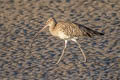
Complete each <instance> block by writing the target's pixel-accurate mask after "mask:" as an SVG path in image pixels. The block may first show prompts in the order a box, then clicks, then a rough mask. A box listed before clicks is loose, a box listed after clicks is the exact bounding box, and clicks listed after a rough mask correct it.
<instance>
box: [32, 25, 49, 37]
mask: <svg viewBox="0 0 120 80" xmlns="http://www.w3.org/2000/svg"><path fill="white" fill-rule="evenodd" d="M46 27H47V25H45V26H44V27H43V28H42V29H41V30H40V31H39V32H38V33H36V34H35V36H34V38H33V39H35V38H36V37H37V36H38V34H40V32H42V31H43V30H44V29H45V28H46Z"/></svg>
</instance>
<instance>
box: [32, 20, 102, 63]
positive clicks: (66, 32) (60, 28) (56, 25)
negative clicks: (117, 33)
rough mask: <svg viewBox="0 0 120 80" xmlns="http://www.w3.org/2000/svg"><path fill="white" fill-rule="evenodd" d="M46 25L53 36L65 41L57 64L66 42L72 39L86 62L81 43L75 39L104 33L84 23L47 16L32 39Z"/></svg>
mask: <svg viewBox="0 0 120 80" xmlns="http://www.w3.org/2000/svg"><path fill="white" fill-rule="evenodd" d="M47 27H49V31H50V33H51V34H52V35H53V36H55V37H58V38H60V39H63V40H64V41H65V43H64V49H63V51H62V54H61V55H60V57H59V59H58V61H57V63H56V64H58V63H59V62H60V61H61V59H62V57H63V55H64V53H65V49H66V47H67V42H68V41H69V40H72V41H74V42H75V43H77V45H78V47H79V49H80V51H81V53H82V55H83V57H84V62H86V61H87V58H86V56H85V53H84V52H83V50H82V48H81V45H80V44H79V43H78V41H77V39H78V38H80V37H84V36H85V37H93V36H95V35H104V34H103V33H100V32H97V31H94V30H92V29H90V28H88V27H86V26H84V25H81V24H76V23H72V22H57V21H56V20H55V19H54V18H49V19H48V21H47V22H46V25H45V26H44V27H43V28H42V29H41V30H40V31H39V32H38V33H37V34H35V36H34V38H33V40H34V39H35V38H36V37H37V36H38V34H39V33H40V32H41V31H43V30H44V29H45V28H47ZM31 46H32V43H31Z"/></svg>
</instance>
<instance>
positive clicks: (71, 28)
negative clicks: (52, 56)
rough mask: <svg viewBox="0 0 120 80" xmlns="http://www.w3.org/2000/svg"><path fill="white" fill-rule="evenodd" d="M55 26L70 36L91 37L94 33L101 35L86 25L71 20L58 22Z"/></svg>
mask: <svg viewBox="0 0 120 80" xmlns="http://www.w3.org/2000/svg"><path fill="white" fill-rule="evenodd" d="M57 27H59V29H60V31H62V32H64V34H66V35H68V36H70V37H80V36H87V37H93V36H94V35H103V33H100V32H97V31H94V30H92V29H90V28H88V27H86V26H83V25H81V24H76V23H71V22H60V23H58V24H57Z"/></svg>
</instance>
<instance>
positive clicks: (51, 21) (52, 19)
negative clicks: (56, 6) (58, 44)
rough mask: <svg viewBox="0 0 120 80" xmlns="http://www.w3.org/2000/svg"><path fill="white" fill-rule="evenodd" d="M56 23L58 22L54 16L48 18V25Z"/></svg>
mask: <svg viewBox="0 0 120 80" xmlns="http://www.w3.org/2000/svg"><path fill="white" fill-rule="evenodd" d="M55 23H56V20H55V19H54V18H53V17H51V18H49V19H48V20H47V22H46V25H47V26H54V25H55Z"/></svg>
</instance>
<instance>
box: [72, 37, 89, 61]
mask: <svg viewBox="0 0 120 80" xmlns="http://www.w3.org/2000/svg"><path fill="white" fill-rule="evenodd" d="M71 40H72V41H74V42H75V43H77V45H78V46H79V48H80V50H81V52H82V55H83V57H84V62H86V61H87V58H86V56H85V53H84V52H83V50H82V48H81V45H80V44H79V43H78V42H77V40H76V39H71Z"/></svg>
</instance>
